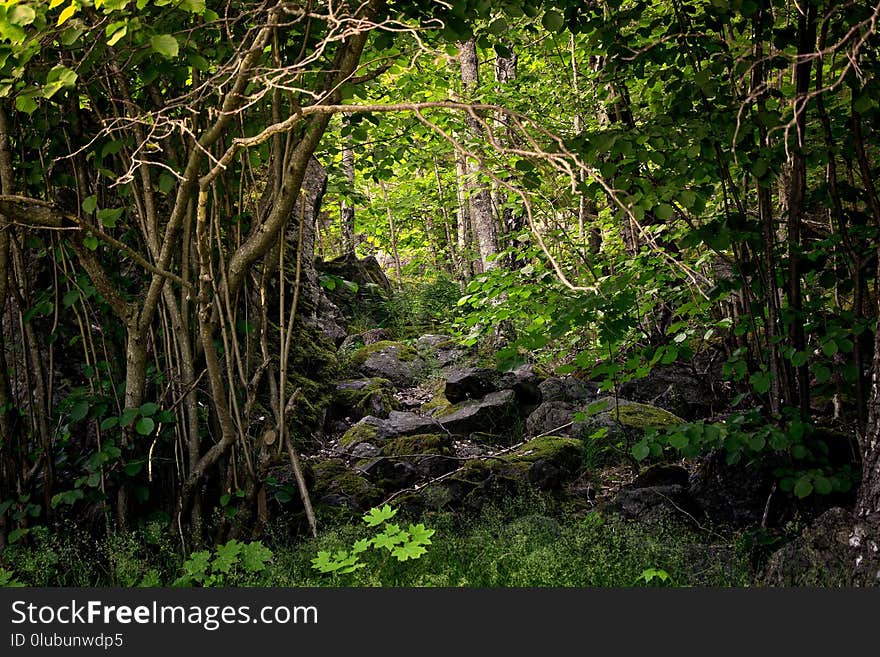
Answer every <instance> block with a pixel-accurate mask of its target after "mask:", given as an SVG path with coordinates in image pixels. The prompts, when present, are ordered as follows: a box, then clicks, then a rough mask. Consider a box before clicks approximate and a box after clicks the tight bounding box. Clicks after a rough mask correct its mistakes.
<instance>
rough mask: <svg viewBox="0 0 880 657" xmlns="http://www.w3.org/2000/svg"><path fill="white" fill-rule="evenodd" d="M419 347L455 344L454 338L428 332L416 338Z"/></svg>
mask: <svg viewBox="0 0 880 657" xmlns="http://www.w3.org/2000/svg"><path fill="white" fill-rule="evenodd" d="M416 344H418V346H419V348H420V349H440V348H443V347H451V346H453V345H455V339H454V338H452V337H451V336H448V335H437V334H434V333H428V334H426V335H423V336H421V337H420V338H419V339H418V340H416Z"/></svg>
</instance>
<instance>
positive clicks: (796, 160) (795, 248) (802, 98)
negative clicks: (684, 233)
mask: <svg viewBox="0 0 880 657" xmlns="http://www.w3.org/2000/svg"><path fill="white" fill-rule="evenodd" d="M815 44H816V5H815V4H812V3H807V9H806V12H804V11H801V12H800V13H799V16H798V56H799V59H798V62H797V64H796V65H795V101H794V102H795V113H796V119H795V128H796V134H797V145H796V146H795V148H794V149H793V154H792V158H791V186H790V189H789V197H788V303H789V307H790V308H791V310H792V311H793V312H794V313H795V316H794V317H793V321H792V323H791V327H790V328H789V338H790V339H791V346H792V347H794V348H795V350H797V351H798V352H803V351H804V350H805V349H806V338H805V335H804V322H803V299H802V296H803V295H802V290H801V275H800V272H799V267H800V250H801V221H802V219H803V213H804V204H805V201H806V192H807V162H806V157H805V153H804V149H805V141H806V134H805V133H806V129H807V101H808V100H809V91H810V71H811V70H812V60H810V59H809V58H808V57H807V55H808V54H809V53H811V52H813V49H814V48H815ZM793 378H794V379H796V381H797V390H796V393H797V395H796V396H797V399H798V406H799V408H800V411H801V414H802V415H803V417H805V418H807V417H809V415H810V370H809V366H808V365H807V363H806V362H804V364H803V365H801V366H800V367H798V368H797V370H796V377H793ZM793 396H794V395H793Z"/></svg>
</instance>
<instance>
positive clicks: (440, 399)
mask: <svg viewBox="0 0 880 657" xmlns="http://www.w3.org/2000/svg"><path fill="white" fill-rule="evenodd" d="M451 407H452V402H451V401H449V400H448V399H446V395H444V394H443V393H442V392H441V393H437V394H436V395H434V397H433V398H432V399H431V401H429V402H425V403H424V404H422V407H421V411H422V413H424V414H425V415H430V416H432V417H433V416H435V415H439V414H442V413H445V412H447V411H448V410H449V409H450V408H451Z"/></svg>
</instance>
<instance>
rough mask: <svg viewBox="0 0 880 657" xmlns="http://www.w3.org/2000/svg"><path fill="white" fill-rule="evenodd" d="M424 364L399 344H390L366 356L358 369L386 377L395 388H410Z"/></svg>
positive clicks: (368, 373)
mask: <svg viewBox="0 0 880 657" xmlns="http://www.w3.org/2000/svg"><path fill="white" fill-rule="evenodd" d="M424 366H425V363H424V361H423V360H422V359H421V358H419V357H417V356H415V357H413V356H411V355H410V354H408V353H406V352H405V351H404V348H403V347H402V346H401V345H398V344H390V345H388V346H387V347H384V348H383V349H381V350H379V351H376V352H374V353H371V354H370V355H369V356H367V358H366V359H365V360H364V362H363V363H362V364H361V365H360V368H359V369H360V372H361V373H362V374H364V375H365V376H369V377H380V378H383V379H388V380H389V381H391V383H393V384H394V385H395V387H397V388H411V387H412V386H414V385H416V383H418V379H419V377H420V376H421V374H422V371H423V370H424Z"/></svg>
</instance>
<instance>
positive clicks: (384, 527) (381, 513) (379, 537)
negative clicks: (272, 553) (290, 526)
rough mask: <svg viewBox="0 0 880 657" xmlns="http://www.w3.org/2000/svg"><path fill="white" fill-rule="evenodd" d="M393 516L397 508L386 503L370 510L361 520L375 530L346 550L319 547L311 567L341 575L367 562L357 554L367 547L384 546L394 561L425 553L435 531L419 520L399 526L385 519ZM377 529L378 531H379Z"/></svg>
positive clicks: (364, 550)
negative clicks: (328, 549)
mask: <svg viewBox="0 0 880 657" xmlns="http://www.w3.org/2000/svg"><path fill="white" fill-rule="evenodd" d="M395 515H397V509H392V508H391V507H390V506H389V505H387V504H386V505H385V506H383V507H381V508H379V507H374V508H373V509H370V511H369V512H368V513H367V514H365V515H364V517H363V521H364V524H366V526H367V527H369V528H370V529H374V530H375V531H376V532H377V533H376V534H375V535H373V536H372V537H370V538H363V539H360V540H358V541H355V543H354V544H353V545H352V546H351V548H350V549H348V550H337V551H336V552H333V553H331V552H328V551H326V550H319V551H318V556H317V557H315V558H314V559H313V560H312V565H313V566H314V568H315V570H317V571H318V572H321V573H324V574H332V573H338V574H340V575H345V574H348V573H353V572H354V571H356V570H359V569H360V568H364V567H366V565H367V564H366V563H364V562H363V561H361V556H360V555H362V554H363V553H364V552H366V551H367V550H368V549H370V548H371V547H372V548H373V549H374V550H378V549H380V548H384V549H385V550H386V551H387V552H388V553H390V555H391V556H392V557H394V558H395V559H397V560H398V561H408V560H413V559H418V558H419V557H421V556H422V555H423V554H425V553H426V552H427V549H426V547H425V546H427V545H430V544H431V536H433V535H434V532H435V530H433V529H427V528H426V527H425V526H424V525H423V524H422V523H419V524H417V525H416V524H410V525H409V527H407V528H406V529H403V528H401V527H400V526H399V525H397V524H394V523H389V522H388V521H389V520H391V518H393V517H394V516H395ZM380 529H381V531H379V530H380Z"/></svg>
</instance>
